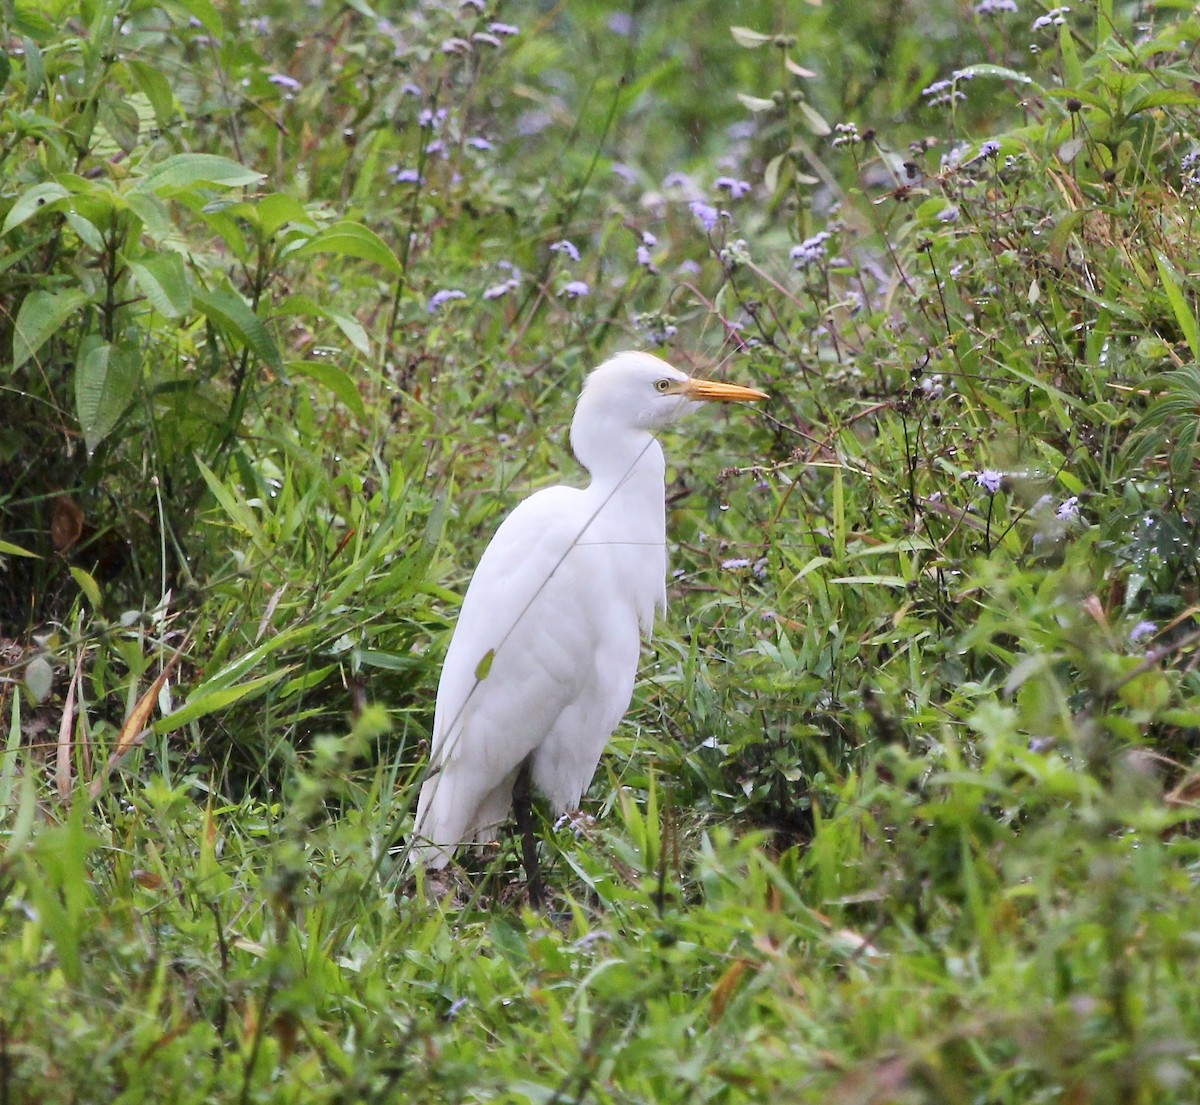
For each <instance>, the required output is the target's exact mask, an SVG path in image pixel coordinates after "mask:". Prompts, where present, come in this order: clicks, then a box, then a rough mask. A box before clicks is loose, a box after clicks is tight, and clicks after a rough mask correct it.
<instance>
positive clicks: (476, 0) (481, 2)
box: [458, 0, 487, 12]
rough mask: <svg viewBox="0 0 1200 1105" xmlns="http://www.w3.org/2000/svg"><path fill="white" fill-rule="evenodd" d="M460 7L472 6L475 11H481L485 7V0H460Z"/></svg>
mask: <svg viewBox="0 0 1200 1105" xmlns="http://www.w3.org/2000/svg"><path fill="white" fill-rule="evenodd" d="M458 6H459V7H460V8H474V9H475V10H476V11H477V12H481V11H483V9H484V8H486V7H487V0H460V2H459V5H458Z"/></svg>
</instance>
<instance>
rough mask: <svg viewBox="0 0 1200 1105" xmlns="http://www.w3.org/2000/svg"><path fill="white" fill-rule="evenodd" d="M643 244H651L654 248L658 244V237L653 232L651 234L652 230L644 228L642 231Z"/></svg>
mask: <svg viewBox="0 0 1200 1105" xmlns="http://www.w3.org/2000/svg"><path fill="white" fill-rule="evenodd" d="M642 245H644V246H650V247H651V248H653V247H654V246H656V245H658V239H657V238H656V237H655V236H654V235H653V234H651V233H650V231H648V230H643V231H642Z"/></svg>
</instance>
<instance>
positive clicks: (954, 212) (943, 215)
mask: <svg viewBox="0 0 1200 1105" xmlns="http://www.w3.org/2000/svg"><path fill="white" fill-rule="evenodd" d="M938 221H939V222H943V223H956V222H958V208H957V207H955V206H954V204H952V203H951V204H947V205H946V206H945V207H943V208H942V209H941V210H940V211H939V212H938Z"/></svg>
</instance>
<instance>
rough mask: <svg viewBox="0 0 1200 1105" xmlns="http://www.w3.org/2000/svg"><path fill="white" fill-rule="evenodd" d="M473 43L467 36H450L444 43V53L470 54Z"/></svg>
mask: <svg viewBox="0 0 1200 1105" xmlns="http://www.w3.org/2000/svg"><path fill="white" fill-rule="evenodd" d="M470 52H471V44H470V43H469V42H468V41H467V40H466V39H465V38H458V37H454V38H448V39H446V41H445V42H443V43H442V53H443V54H469V53H470Z"/></svg>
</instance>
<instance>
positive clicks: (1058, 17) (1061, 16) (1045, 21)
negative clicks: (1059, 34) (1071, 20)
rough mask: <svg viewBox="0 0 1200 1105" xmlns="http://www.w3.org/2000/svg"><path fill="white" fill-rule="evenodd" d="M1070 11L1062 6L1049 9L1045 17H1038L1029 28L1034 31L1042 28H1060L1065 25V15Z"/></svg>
mask: <svg viewBox="0 0 1200 1105" xmlns="http://www.w3.org/2000/svg"><path fill="white" fill-rule="evenodd" d="M1070 10H1071V9H1070V8H1068V7H1066V6H1063V7H1061V8H1051V9H1050V10H1049V11H1048V12H1046V14H1045V15H1039V16H1038V17H1037V19H1035V20H1034V21H1033V26H1032V27H1031V28H1030V29H1031V30H1034V31H1040V30H1041V29H1042V28H1043V27H1061V26H1062V25H1063V24H1064V23H1066V21H1067V20H1066V16H1067V13H1068V12H1069V11H1070Z"/></svg>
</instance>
